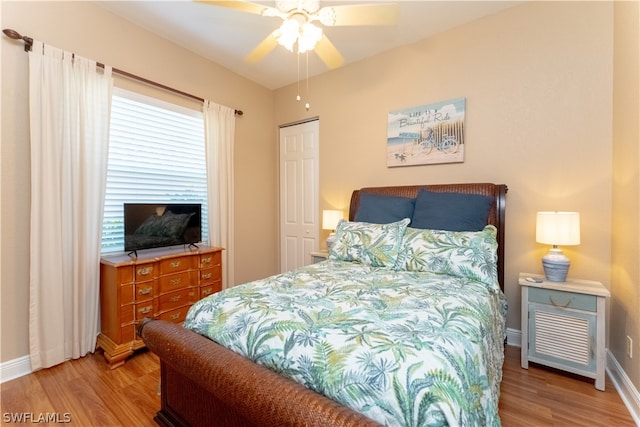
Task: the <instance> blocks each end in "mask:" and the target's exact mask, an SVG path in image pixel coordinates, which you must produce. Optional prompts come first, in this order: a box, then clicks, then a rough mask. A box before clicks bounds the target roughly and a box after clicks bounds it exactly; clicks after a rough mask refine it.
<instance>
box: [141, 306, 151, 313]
mask: <svg viewBox="0 0 640 427" xmlns="http://www.w3.org/2000/svg"><path fill="white" fill-rule="evenodd" d="M150 311H151V306H149V305H148V306H146V307H144V308H141V309H139V310H138V313H140V314H147V313H149V312H150Z"/></svg>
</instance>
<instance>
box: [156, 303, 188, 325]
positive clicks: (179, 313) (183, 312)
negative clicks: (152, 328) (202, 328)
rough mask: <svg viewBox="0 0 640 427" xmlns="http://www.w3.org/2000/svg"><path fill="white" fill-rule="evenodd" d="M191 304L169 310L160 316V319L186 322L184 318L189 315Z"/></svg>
mask: <svg viewBox="0 0 640 427" xmlns="http://www.w3.org/2000/svg"><path fill="white" fill-rule="evenodd" d="M188 311H189V306H185V307H180V308H176V309H175V310H171V311H167V312H166V313H162V314H161V315H160V316H158V319H160V320H167V321H169V322H175V323H180V322H184V318H185V317H187V312H188Z"/></svg>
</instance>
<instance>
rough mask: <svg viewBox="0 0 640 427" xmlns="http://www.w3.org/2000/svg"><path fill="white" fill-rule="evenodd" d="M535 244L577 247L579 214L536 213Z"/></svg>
mask: <svg viewBox="0 0 640 427" xmlns="http://www.w3.org/2000/svg"><path fill="white" fill-rule="evenodd" d="M536 242H538V243H544V244H547V245H565V246H566V245H579V244H580V213H578V212H538V214H537V216H536Z"/></svg>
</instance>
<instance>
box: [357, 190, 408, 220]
mask: <svg viewBox="0 0 640 427" xmlns="http://www.w3.org/2000/svg"><path fill="white" fill-rule="evenodd" d="M414 204H415V199H412V198H410V197H400V196H384V195H380V194H369V193H360V204H359V205H358V211H357V212H356V216H355V218H354V221H358V222H369V223H372V224H389V223H392V222H396V221H400V220H402V219H404V218H409V219H411V216H412V215H413V207H414Z"/></svg>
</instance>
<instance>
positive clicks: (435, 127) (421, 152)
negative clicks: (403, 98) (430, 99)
mask: <svg viewBox="0 0 640 427" xmlns="http://www.w3.org/2000/svg"><path fill="white" fill-rule="evenodd" d="M464 110H465V99H464V98H457V99H451V100H448V101H441V102H437V103H434V104H428V105H422V106H419V107H411V108H404V109H402V110H396V111H391V112H389V116H388V125H387V166H388V167H395V166H414V165H428V164H436V163H460V162H464Z"/></svg>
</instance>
